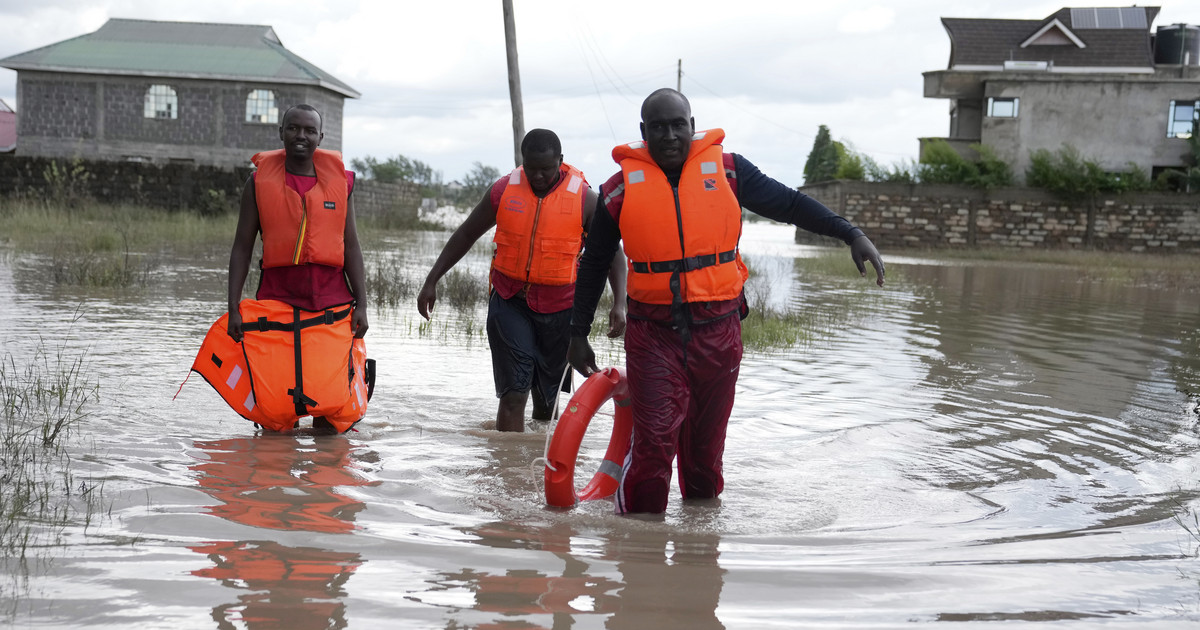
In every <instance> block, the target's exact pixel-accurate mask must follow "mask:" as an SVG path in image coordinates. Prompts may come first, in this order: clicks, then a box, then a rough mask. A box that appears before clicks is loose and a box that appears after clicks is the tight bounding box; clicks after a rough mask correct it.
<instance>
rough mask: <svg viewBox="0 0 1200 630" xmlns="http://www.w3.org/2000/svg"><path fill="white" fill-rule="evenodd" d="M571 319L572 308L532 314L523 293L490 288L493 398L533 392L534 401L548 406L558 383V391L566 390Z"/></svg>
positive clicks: (542, 405)
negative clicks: (508, 294) (502, 294)
mask: <svg viewBox="0 0 1200 630" xmlns="http://www.w3.org/2000/svg"><path fill="white" fill-rule="evenodd" d="M570 324H571V309H566V310H562V311H559V312H557V313H536V312H534V311H532V310H530V308H529V305H528V304H526V303H525V298H524V297H523V296H513V297H512V298H511V299H508V300H506V299H504V298H502V297H500V294H499V293H496V292H495V291H492V296H491V299H490V300H489V301H488V317H487V334H488V345H489V346H491V349H492V375H493V376H494V377H495V379H496V397H497V398H499V397H501V396H503V395H505V394H507V393H508V392H530V391H532V392H533V395H534V403H535V405H536V406H539V407H551V406H553V404H554V401H555V400H556V397H557V392H558V389H559V387H560V385H561V387H562V391H565V392H569V391H571V377H570V376H569V375H568V376H567V378H566V379H564V378H563V373H564V372H565V371H566V367H567V346H568V345H569V344H570V342H571V331H570Z"/></svg>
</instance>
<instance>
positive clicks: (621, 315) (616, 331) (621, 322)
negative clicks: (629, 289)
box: [608, 304, 625, 339]
mask: <svg viewBox="0 0 1200 630" xmlns="http://www.w3.org/2000/svg"><path fill="white" fill-rule="evenodd" d="M623 334H625V305H624V304H613V307H612V309H610V310H609V311H608V338H609V339H616V338H617V337H620V336H621V335H623Z"/></svg>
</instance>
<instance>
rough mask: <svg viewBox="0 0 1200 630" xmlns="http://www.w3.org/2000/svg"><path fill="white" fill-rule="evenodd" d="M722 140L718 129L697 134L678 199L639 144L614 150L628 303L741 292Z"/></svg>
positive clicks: (737, 217)
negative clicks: (620, 183)
mask: <svg viewBox="0 0 1200 630" xmlns="http://www.w3.org/2000/svg"><path fill="white" fill-rule="evenodd" d="M724 138H725V132H724V131H722V130H720V129H711V130H709V131H701V132H697V133H696V135H695V136H694V137H693V138H692V145H691V149H690V150H689V151H688V157H687V161H686V162H685V163H684V165H683V171H682V173H681V175H680V177H679V186H678V194H676V191H675V190H673V189H672V188H671V183H670V182H669V181H668V180H667V176H666V175H665V174H664V173H663V172H662V169H661V168H659V167H658V165H657V164H655V162H654V159H653V158H651V157H650V152H649V151H648V150H647V149H646V143H645V142H633V143H630V144H623V145H620V146H618V147H616V148H615V149H613V153H612V155H613V159H614V160H616V161H617V163H618V164H620V165H621V173H622V174H623V175H624V179H625V200H624V202H623V203H622V205H621V217H620V228H621V239H622V240H623V241H624V244H625V255H626V256H627V257H628V259H629V275H628V277H627V278H626V289H627V290H628V292H629V297H630V298H632V299H634V300H638V301H639V302H645V303H648V304H677V303H680V302H684V303H686V302H708V301H717V300H732V299H734V298H736V297H738V296H739V295H741V292H742V284H743V283H744V282H745V280H746V278H747V277H748V276H749V272H748V271H747V269H746V265H745V264H743V263H742V259H741V255H740V254H738V240H739V239H740V238H741V235H742V208H741V205H740V204H739V203H738V200H737V197H736V196H735V195H734V193H733V189H732V188H730V186H729V181H728V180H726V179H725V167H724V165H723V162H722V160H721V144H720V142H721V141H722V140H723V139H724ZM672 285H674V286H675V290H672Z"/></svg>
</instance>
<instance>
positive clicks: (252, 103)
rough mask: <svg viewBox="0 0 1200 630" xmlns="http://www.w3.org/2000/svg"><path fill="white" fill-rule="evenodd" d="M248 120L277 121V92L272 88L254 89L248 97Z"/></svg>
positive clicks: (251, 121) (255, 121) (257, 121)
mask: <svg viewBox="0 0 1200 630" xmlns="http://www.w3.org/2000/svg"><path fill="white" fill-rule="evenodd" d="M246 122H249V123H277V122H279V108H278V107H275V93H274V92H272V91H271V90H253V91H251V92H250V96H247V97H246Z"/></svg>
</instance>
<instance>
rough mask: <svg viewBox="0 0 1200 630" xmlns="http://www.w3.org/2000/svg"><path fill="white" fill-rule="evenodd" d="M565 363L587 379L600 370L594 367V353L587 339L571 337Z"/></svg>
mask: <svg viewBox="0 0 1200 630" xmlns="http://www.w3.org/2000/svg"><path fill="white" fill-rule="evenodd" d="M567 362H568V363H570V364H571V367H573V368H575V371H577V372H579V373H580V374H582V375H583V376H584V378H587V377H589V376H591V375H593V374H595V373H596V372H599V371H600V369H599V368H597V367H596V353H595V352H593V351H592V344H590V343H588V340H587V337H571V345H569V346H567Z"/></svg>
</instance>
